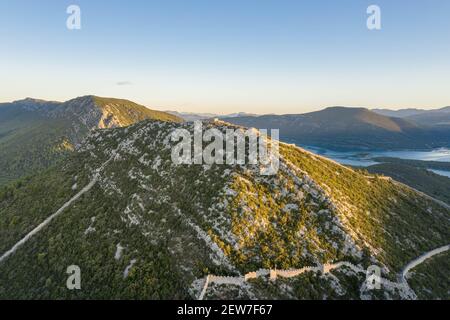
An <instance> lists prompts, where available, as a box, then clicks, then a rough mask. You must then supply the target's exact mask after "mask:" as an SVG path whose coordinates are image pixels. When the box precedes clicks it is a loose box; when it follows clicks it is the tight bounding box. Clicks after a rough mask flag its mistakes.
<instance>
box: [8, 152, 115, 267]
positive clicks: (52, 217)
mask: <svg viewBox="0 0 450 320" xmlns="http://www.w3.org/2000/svg"><path fill="white" fill-rule="evenodd" d="M115 155H116V151H113V154H112V156H111V157H110V158H109V159H108V160H107V161H105V162H104V163H103V164H102V165H101V166H100V168H98V169H96V170H95V171H94V177H93V178H92V180H91V182H89V183H88V184H87V185H86V186H85V187H84V188H83V189H81V190H80V192H78V193H77V194H76V195H74V196H73V197H72V198H71V199H70V200H68V201H67V202H66V203H64V204H63V205H62V206H61V208H59V209H58V211H56V212H55V213H53V214H52V215H50V216H49V217H48V218H47V219H45V220H44V221H43V222H42V223H40V224H39V225H38V226H37V227H36V228H34V229H33V230H31V231H30V232H29V233H28V234H27V235H26V236H25V237H23V238H22V239H21V240H20V241H19V242H17V243H16V244H15V245H14V246H13V247H12V248H11V249H9V250H8V251H6V252H5V253H3V254H2V255H1V256H0V263H2V262H3V261H4V260H6V259H7V258H8V257H9V256H11V255H12V254H14V253H15V252H16V251H17V250H18V249H19V248H20V247H21V246H23V245H24V244H25V243H26V242H27V241H29V240H30V239H31V238H32V237H33V236H34V235H35V234H37V233H38V232H39V231H41V230H42V229H43V228H45V227H46V226H47V225H48V224H49V223H50V222H51V221H52V220H53V219H55V218H56V217H58V216H59V215H60V214H61V213H63V212H64V210H65V209H67V208H68V207H69V206H70V205H71V204H72V203H73V202H75V201H77V200H78V199H79V198H80V197H81V196H82V195H83V194H85V193H86V192H88V191H89V190H91V189H92V187H93V186H94V185H95V184H96V183H97V181H98V179H99V178H100V172H101V171H102V170H103V169H104V168H105V167H106V165H107V164H108V163H109V162H110V161H111V160H112V159H113V158H114V156H115Z"/></svg>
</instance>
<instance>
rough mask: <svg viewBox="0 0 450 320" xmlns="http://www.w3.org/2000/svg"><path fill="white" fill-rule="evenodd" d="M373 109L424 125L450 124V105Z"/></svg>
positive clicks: (379, 112) (382, 113)
mask: <svg viewBox="0 0 450 320" xmlns="http://www.w3.org/2000/svg"><path fill="white" fill-rule="evenodd" d="M372 111H373V112H376V113H378V114H381V115H385V116H389V117H397V118H404V119H407V120H410V121H414V122H416V123H418V124H420V125H423V126H450V107H444V108H441V109H435V110H423V109H403V110H397V111H394V110H388V109H373V110H372Z"/></svg>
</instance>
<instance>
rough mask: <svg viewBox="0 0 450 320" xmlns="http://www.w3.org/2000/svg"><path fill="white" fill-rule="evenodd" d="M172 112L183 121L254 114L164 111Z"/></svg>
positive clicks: (251, 114)
mask: <svg viewBox="0 0 450 320" xmlns="http://www.w3.org/2000/svg"><path fill="white" fill-rule="evenodd" d="M165 112H167V113H170V114H173V115H175V116H177V117H180V118H182V119H184V120H185V121H195V120H206V119H213V118H235V117H255V116H257V115H256V114H253V113H247V112H238V113H231V114H227V115H220V114H215V113H194V112H178V111H165Z"/></svg>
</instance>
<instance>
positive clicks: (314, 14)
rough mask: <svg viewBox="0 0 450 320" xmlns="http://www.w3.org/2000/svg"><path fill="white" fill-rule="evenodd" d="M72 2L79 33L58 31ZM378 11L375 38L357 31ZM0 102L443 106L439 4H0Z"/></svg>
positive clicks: (443, 24) (258, 109)
mask: <svg viewBox="0 0 450 320" xmlns="http://www.w3.org/2000/svg"><path fill="white" fill-rule="evenodd" d="M70 4H77V5H79V6H80V8H81V13H82V29H81V30H78V31H70V30H68V29H67V28H66V19H67V17H68V15H67V14H66V8H67V6H68V5H70ZM370 4H377V5H379V6H380V7H381V13H382V30H380V31H369V30H368V29H367V28H366V19H367V14H366V9H367V7H368V6H369V5H370ZM0 40H1V41H0V88H1V89H0V101H11V100H16V99H21V98H24V97H28V96H32V97H36V98H42V99H52V100H66V99H69V98H72V97H75V96H80V95H85V94H95V95H101V96H113V97H121V98H127V99H131V100H134V101H136V102H139V103H143V104H145V105H147V106H150V107H155V108H160V109H178V110H182V111H196V112H200V111H202V112H218V113H229V112H236V111H247V112H255V113H272V112H273V113H300V112H305V111H311V110H317V109H320V108H322V107H326V106H332V105H346V106H366V107H389V108H395V109H398V108H405V107H423V108H432V107H442V106H445V105H450V1H448V0H427V1H425V0H372V1H366V0H339V1H337V0H328V1H326V0H308V1H302V0H295V1H287V0H278V1H275V0H273V1H265V0H226V1H225V0H203V1H199V0H180V1H172V0H161V1H149V0H141V1H132V0H130V1H124V0H123V1H118V0H117V1H106V0H70V1H66V0H39V1H34V0H28V1H25V0H0Z"/></svg>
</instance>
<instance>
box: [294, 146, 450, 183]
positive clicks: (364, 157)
mask: <svg viewBox="0 0 450 320" xmlns="http://www.w3.org/2000/svg"><path fill="white" fill-rule="evenodd" d="M302 147H303V148H305V149H307V150H309V151H311V152H314V153H316V154H319V155H322V156H324V157H327V158H330V159H333V160H335V161H337V162H339V163H341V164H345V165H351V166H360V167H367V166H371V165H374V164H377V162H376V161H374V160H373V159H374V158H378V157H391V158H400V159H409V160H424V161H442V162H450V149H447V148H440V149H436V150H431V151H374V152H370V151H368V152H360V151H354V152H353V151H346V152H339V151H332V150H327V149H323V148H317V147H311V146H302ZM431 171H433V172H435V173H437V174H440V175H443V176H447V177H450V171H442V170H431Z"/></svg>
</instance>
